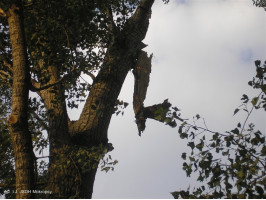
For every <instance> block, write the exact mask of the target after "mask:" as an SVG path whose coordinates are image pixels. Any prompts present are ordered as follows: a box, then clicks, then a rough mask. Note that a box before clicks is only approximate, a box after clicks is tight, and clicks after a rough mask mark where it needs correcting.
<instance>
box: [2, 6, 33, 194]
mask: <svg viewBox="0 0 266 200" xmlns="http://www.w3.org/2000/svg"><path fill="white" fill-rule="evenodd" d="M7 16H8V24H9V32H10V41H11V45H12V58H13V83H12V113H11V116H10V118H9V121H8V122H9V129H10V133H11V138H12V144H13V148H14V156H15V167H16V190H17V194H16V198H33V194H32V193H31V191H32V189H34V153H33V147H32V140H31V134H30V132H29V129H28V122H27V114H28V94H29V80H30V79H29V78H30V74H29V66H28V63H27V62H28V61H27V52H26V43H25V36H24V26H23V10H22V2H21V1H13V2H12V4H11V7H10V8H9V10H8V13H7Z"/></svg>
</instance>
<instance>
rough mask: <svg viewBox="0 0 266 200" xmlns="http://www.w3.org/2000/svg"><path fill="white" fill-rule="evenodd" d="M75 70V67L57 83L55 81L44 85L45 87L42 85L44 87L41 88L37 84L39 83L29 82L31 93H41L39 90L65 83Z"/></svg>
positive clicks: (39, 84)
mask: <svg viewBox="0 0 266 200" xmlns="http://www.w3.org/2000/svg"><path fill="white" fill-rule="evenodd" d="M75 69H76V68H75V67H73V68H72V69H71V71H70V72H69V73H68V74H66V75H65V76H64V77H62V78H61V79H60V80H58V81H55V82H54V83H50V84H46V85H44V86H41V83H39V82H37V81H36V80H33V79H32V80H31V88H30V90H31V91H33V92H39V91H41V90H45V89H48V88H50V87H53V86H55V85H57V84H59V83H62V82H63V81H65V80H66V79H67V78H69V76H70V75H71V73H72V72H73V71H74V70H75Z"/></svg>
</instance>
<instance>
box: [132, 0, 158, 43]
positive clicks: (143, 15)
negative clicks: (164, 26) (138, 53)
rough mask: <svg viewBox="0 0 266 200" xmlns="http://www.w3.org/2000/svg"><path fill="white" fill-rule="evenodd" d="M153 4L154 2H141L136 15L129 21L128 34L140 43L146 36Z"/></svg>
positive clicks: (142, 0)
mask: <svg viewBox="0 0 266 200" xmlns="http://www.w3.org/2000/svg"><path fill="white" fill-rule="evenodd" d="M153 3H154V0H141V1H140V3H139V6H138V8H137V9H136V11H135V13H134V14H133V15H132V17H131V18H130V19H129V20H128V34H129V35H130V37H131V38H134V40H136V41H138V42H139V41H142V40H143V39H144V38H145V36H146V33H147V30H148V26H149V19H150V17H151V7H152V5H153Z"/></svg>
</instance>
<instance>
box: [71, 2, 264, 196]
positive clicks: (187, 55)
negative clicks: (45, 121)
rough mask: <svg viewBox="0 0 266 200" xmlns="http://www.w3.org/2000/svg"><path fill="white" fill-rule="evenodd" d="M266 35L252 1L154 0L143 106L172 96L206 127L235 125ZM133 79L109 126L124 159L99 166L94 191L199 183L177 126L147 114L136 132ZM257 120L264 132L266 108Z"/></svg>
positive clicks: (154, 192)
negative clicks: (111, 166)
mask: <svg viewBox="0 0 266 200" xmlns="http://www.w3.org/2000/svg"><path fill="white" fill-rule="evenodd" d="M265 36H266V12H265V11H264V10H263V9H262V8H256V7H254V6H253V5H252V1H251V0H176V1H174V0H172V1H171V2H170V3H169V4H168V5H164V4H163V3H162V2H161V1H159V0H157V1H156V3H155V5H154V7H153V13H152V19H151V24H150V27H149V31H148V34H147V37H146V39H145V43H146V44H148V45H149V46H148V47H147V48H146V50H147V51H148V52H149V53H150V54H151V53H153V54H154V58H153V67H152V74H151V81H150V86H149V89H148V93H147V98H146V101H145V105H146V106H149V105H153V104H157V103H162V102H163V100H164V99H166V98H168V99H169V101H170V102H171V103H172V104H173V105H174V106H177V107H178V108H180V109H181V110H182V116H184V117H192V116H195V115H196V114H200V115H201V116H203V117H204V118H205V120H206V122H207V125H208V128H210V129H212V130H215V131H226V130H231V129H232V128H233V127H234V126H235V125H236V123H237V122H238V121H239V120H241V119H243V116H236V117H233V111H234V109H235V108H236V107H238V106H239V105H240V104H241V101H240V98H241V96H242V94H244V93H245V94H247V95H251V96H252V94H254V91H253V90H252V89H250V88H249V86H248V85H247V82H248V81H249V80H251V79H252V77H253V75H254V74H255V67H254V64H253V63H254V60H256V59H261V60H263V59H265V55H266V49H265V48H266V38H265ZM133 86H134V78H133V74H132V73H129V74H128V77H127V79H126V82H125V84H124V86H123V89H122V92H121V94H120V99H122V100H124V101H126V102H129V103H130V106H129V107H128V108H127V109H126V110H125V114H124V116H118V117H115V116H114V117H113V119H112V121H111V125H110V128H109V140H110V142H111V143H113V145H114V147H115V150H114V151H112V152H111V156H112V158H113V159H117V160H118V161H119V163H118V165H117V166H116V167H115V170H114V172H112V171H110V172H108V173H105V172H100V170H99V171H98V174H97V176H96V181H95V187H94V194H93V198H172V196H171V195H170V192H172V191H174V190H177V189H186V188H187V187H188V186H189V185H190V186H191V187H193V185H194V184H195V178H193V177H192V178H187V177H186V176H185V172H184V171H183V170H182V163H183V161H182V159H181V158H180V156H181V154H182V152H184V151H186V149H188V148H187V147H186V143H185V140H180V139H179V136H178V132H177V129H172V128H170V127H167V126H165V125H163V124H162V123H159V122H156V121H153V120H148V121H147V128H146V130H145V132H144V133H143V134H142V137H139V136H138V132H137V127H136V124H135V123H134V120H135V118H134V114H133V110H132V96H133ZM75 114H76V115H77V113H75ZM252 120H253V121H254V122H255V124H256V125H257V126H258V128H259V129H260V130H261V131H264V132H265V122H266V119H265V114H264V113H262V112H259V113H254V115H253V117H252Z"/></svg>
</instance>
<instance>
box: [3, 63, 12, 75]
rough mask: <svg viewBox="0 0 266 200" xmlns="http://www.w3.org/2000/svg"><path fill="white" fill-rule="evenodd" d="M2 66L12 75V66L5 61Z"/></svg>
mask: <svg viewBox="0 0 266 200" xmlns="http://www.w3.org/2000/svg"><path fill="white" fill-rule="evenodd" d="M3 64H4V66H5V67H7V69H8V70H9V71H10V72H11V73H13V67H12V65H11V64H10V63H9V62H7V61H6V60H4V63H3Z"/></svg>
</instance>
